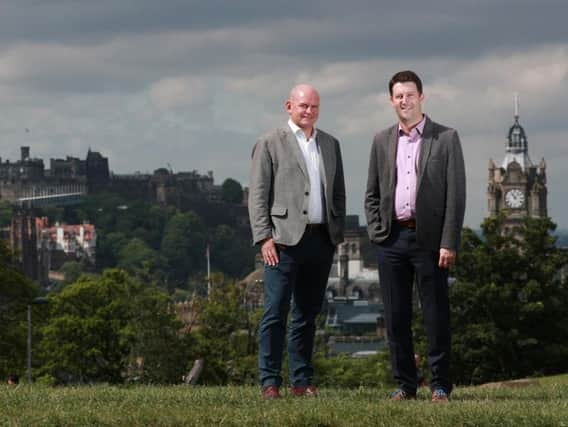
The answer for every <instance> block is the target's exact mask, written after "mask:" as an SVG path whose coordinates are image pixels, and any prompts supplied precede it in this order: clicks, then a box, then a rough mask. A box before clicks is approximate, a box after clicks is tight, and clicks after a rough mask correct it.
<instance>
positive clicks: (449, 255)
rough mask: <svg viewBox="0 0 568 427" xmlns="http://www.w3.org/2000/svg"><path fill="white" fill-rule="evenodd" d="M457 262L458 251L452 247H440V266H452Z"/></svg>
mask: <svg viewBox="0 0 568 427" xmlns="http://www.w3.org/2000/svg"><path fill="white" fill-rule="evenodd" d="M455 263H456V251H452V250H451V249H446V248H440V260H439V261H438V267H440V268H450V267H451V266H452V265H454V264H455Z"/></svg>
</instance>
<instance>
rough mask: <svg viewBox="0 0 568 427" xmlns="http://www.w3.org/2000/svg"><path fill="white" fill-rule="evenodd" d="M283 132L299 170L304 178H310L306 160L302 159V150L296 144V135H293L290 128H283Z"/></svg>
mask: <svg viewBox="0 0 568 427" xmlns="http://www.w3.org/2000/svg"><path fill="white" fill-rule="evenodd" d="M283 132H284V136H285V138H286V142H287V143H288V145H289V146H290V149H291V150H292V153H294V157H296V160H297V161H298V165H299V166H300V170H301V171H302V173H303V174H304V176H305V177H306V179H310V176H309V175H308V168H307V167H306V160H304V155H303V154H302V150H301V149H300V146H299V145H298V140H297V139H296V136H295V135H294V133H293V132H292V130H291V129H283Z"/></svg>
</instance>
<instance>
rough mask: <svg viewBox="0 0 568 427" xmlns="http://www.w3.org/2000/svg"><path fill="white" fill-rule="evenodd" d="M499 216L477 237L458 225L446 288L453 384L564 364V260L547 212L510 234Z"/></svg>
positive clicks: (567, 299)
mask: <svg viewBox="0 0 568 427" xmlns="http://www.w3.org/2000/svg"><path fill="white" fill-rule="evenodd" d="M500 221H501V220H500V219H488V220H486V221H485V222H484V224H483V239H482V238H480V237H478V236H477V235H475V233H473V232H472V231H471V230H469V229H466V230H465V231H464V236H463V241H462V249H461V253H460V259H459V263H458V265H457V267H456V269H455V276H456V277H457V282H456V283H455V284H454V285H453V286H452V287H451V288H450V299H451V310H452V329H453V354H454V355H453V378H454V380H455V381H457V382H458V383H460V384H469V383H481V382H487V381H493V380H499V379H508V378H517V377H524V376H532V375H538V374H551V373H557V372H566V371H567V370H568V314H567V313H568V311H567V310H566V307H568V287H567V285H566V283H561V282H560V281H559V280H557V274H558V271H559V270H560V268H561V267H562V266H564V265H566V263H567V262H568V257H567V253H566V251H564V250H562V249H559V248H557V247H556V246H555V238H554V237H552V236H551V234H550V233H551V231H553V230H554V227H555V226H554V224H553V223H552V222H551V221H550V220H549V219H535V218H526V219H525V220H524V221H523V223H522V225H521V226H520V228H519V229H518V234H517V235H516V236H504V235H502V234H501V233H500Z"/></svg>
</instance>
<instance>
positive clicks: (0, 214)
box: [0, 200, 14, 228]
mask: <svg viewBox="0 0 568 427" xmlns="http://www.w3.org/2000/svg"><path fill="white" fill-rule="evenodd" d="M13 213H14V209H13V208H12V204H11V203H10V202H8V201H6V200H0V227H1V228H4V227H9V226H10V224H11V223H12V215H13Z"/></svg>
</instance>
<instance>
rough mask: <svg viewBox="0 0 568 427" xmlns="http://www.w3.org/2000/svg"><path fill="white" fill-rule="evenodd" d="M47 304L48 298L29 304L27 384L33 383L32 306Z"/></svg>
mask: <svg viewBox="0 0 568 427" xmlns="http://www.w3.org/2000/svg"><path fill="white" fill-rule="evenodd" d="M47 302H48V299H47V298H46V297H38V298H34V299H33V300H32V301H31V302H30V303H29V304H28V362H27V369H26V382H27V383H28V384H31V383H32V304H33V305H38V304H47Z"/></svg>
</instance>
